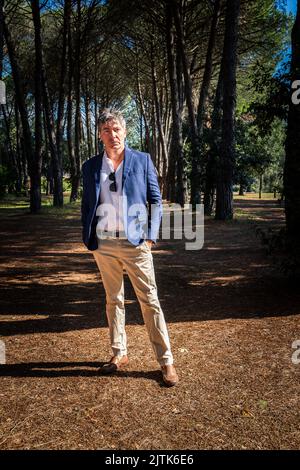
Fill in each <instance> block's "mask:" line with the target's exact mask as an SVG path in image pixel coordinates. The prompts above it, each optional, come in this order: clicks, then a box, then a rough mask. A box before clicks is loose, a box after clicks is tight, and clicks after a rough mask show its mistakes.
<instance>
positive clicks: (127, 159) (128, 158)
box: [122, 147, 133, 188]
mask: <svg viewBox="0 0 300 470" xmlns="http://www.w3.org/2000/svg"><path fill="white" fill-rule="evenodd" d="M132 160H133V154H132V151H131V149H130V148H129V147H125V156H124V163H123V176H122V188H123V187H124V184H125V181H126V178H127V176H128V174H129V171H130V168H131V165H132Z"/></svg>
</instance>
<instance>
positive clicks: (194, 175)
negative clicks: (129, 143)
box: [171, 0, 201, 208]
mask: <svg viewBox="0 0 300 470" xmlns="http://www.w3.org/2000/svg"><path fill="white" fill-rule="evenodd" d="M171 4H172V7H173V8H172V10H173V15H174V23H175V28H176V33H177V43H178V44H177V45H178V49H179V53H180V56H181V61H182V66H183V75H184V84H185V96H186V102H187V108H188V117H189V123H190V132H191V144H192V172H191V201H190V202H191V204H192V206H193V207H194V208H195V206H196V204H200V203H201V161H200V155H201V148H200V139H199V133H198V128H197V121H196V116H195V110H194V102H193V87H192V80H191V75H190V67H189V63H188V57H187V52H186V45H185V38H184V31H183V18H182V12H181V9H180V7H179V5H178V0H172V1H171Z"/></svg>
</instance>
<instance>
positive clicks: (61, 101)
mask: <svg viewBox="0 0 300 470" xmlns="http://www.w3.org/2000/svg"><path fill="white" fill-rule="evenodd" d="M71 8H72V0H65V6H64V20H63V31H62V55H61V65H60V82H59V94H58V109H57V125H56V147H57V154H58V158H59V167H60V168H62V167H63V145H62V144H63V127H64V107H65V95H66V92H65V76H66V71H67V40H68V37H67V36H68V30H69V24H70V20H71ZM62 176H63V175H62V172H61V178H62ZM61 185H62V181H61Z"/></svg>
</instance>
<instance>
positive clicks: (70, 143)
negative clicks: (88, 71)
mask: <svg viewBox="0 0 300 470" xmlns="http://www.w3.org/2000/svg"><path fill="white" fill-rule="evenodd" d="M73 54H74V51H73V41H72V32H71V26H70V24H69V25H68V64H69V67H68V69H69V73H68V101H67V141H68V153H69V160H70V175H71V181H73V178H74V175H75V172H76V159H75V150H74V142H73V73H74V61H73ZM74 200H76V194H74V195H73V184H72V189H71V195H70V202H72V201H74Z"/></svg>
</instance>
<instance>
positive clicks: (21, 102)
mask: <svg viewBox="0 0 300 470" xmlns="http://www.w3.org/2000/svg"><path fill="white" fill-rule="evenodd" d="M3 29H4V37H5V42H6V45H7V49H8V54H9V60H10V65H11V69H12V76H13V81H14V86H15V93H16V101H17V104H18V109H19V112H20V118H21V123H22V135H23V151H24V154H25V155H26V160H27V164H28V169H29V175H30V184H31V188H33V187H34V184H35V180H36V178H35V175H34V165H33V164H34V152H33V147H32V138H31V131H30V126H29V121H28V114H27V107H26V104H25V92H24V85H23V81H22V78H21V77H22V74H21V71H20V67H19V63H18V60H17V56H16V52H15V46H14V43H13V41H12V38H11V34H10V31H9V29H8V26H7V24H6V21H5V15H4V21H3ZM35 197H36V193H35V191H32V190H31V191H30V212H32V213H36V212H38V210H39V207H40V201H39V200H37V199H35Z"/></svg>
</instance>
